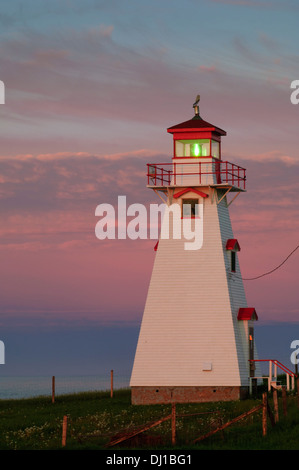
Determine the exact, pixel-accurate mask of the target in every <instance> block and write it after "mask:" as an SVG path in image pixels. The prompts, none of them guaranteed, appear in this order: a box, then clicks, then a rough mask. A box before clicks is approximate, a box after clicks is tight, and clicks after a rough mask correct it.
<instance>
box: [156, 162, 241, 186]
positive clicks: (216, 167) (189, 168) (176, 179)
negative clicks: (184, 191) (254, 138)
mask: <svg viewBox="0 0 299 470" xmlns="http://www.w3.org/2000/svg"><path fill="white" fill-rule="evenodd" d="M190 177H191V178H190ZM191 179H192V184H198V185H205V184H229V185H231V186H235V187H237V188H240V189H244V190H245V185H246V169H245V168H242V167H240V166H238V165H235V164H234V163H230V162H227V161H222V160H218V159H216V158H214V157H209V161H207V157H205V160H204V161H198V162H194V163H193V162H186V163H185V162H182V161H180V162H171V163H148V164H147V184H148V186H159V187H163V186H165V187H166V186H183V185H185V184H188V181H189V182H190V181H191ZM189 184H190V183H189Z"/></svg>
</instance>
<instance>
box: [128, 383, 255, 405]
mask: <svg viewBox="0 0 299 470" xmlns="http://www.w3.org/2000/svg"><path fill="white" fill-rule="evenodd" d="M248 392H249V389H248V387H236V386H215V387H197V386H193V387H181V386H178V387H169V386H162V387H131V402H132V405H156V404H166V403H200V402H202V403H204V402H215V401H235V400H241V399H244V398H246V397H247V396H248Z"/></svg>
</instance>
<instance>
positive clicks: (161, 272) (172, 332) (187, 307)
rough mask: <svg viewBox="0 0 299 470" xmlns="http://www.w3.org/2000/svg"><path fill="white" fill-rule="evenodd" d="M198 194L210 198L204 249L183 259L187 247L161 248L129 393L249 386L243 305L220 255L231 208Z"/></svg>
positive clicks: (164, 244)
mask: <svg viewBox="0 0 299 470" xmlns="http://www.w3.org/2000/svg"><path fill="white" fill-rule="evenodd" d="M200 190H201V191H203V192H205V193H207V194H208V195H209V197H208V198H206V199H202V202H203V204H204V207H203V234H204V238H203V246H202V248H201V249H199V250H195V251H192V250H191V251H187V250H185V249H184V243H185V241H186V240H184V239H181V240H174V239H169V240H163V239H160V241H159V246H158V250H157V252H156V258H155V262H154V267H153V272H152V277H151V281H150V285H149V290H148V295H147V299H146V304H145V309H144V314H143V319H142V324H141V328H140V334H139V339H138V344H137V349H136V354H135V360H134V365H133V370H132V375H131V382H130V385H131V386H132V387H133V386H241V385H246V386H247V385H248V337H247V335H248V333H247V322H243V321H238V320H237V314H238V309H239V307H246V306H247V304H246V298H245V292H244V288H243V283H242V280H241V279H239V278H237V276H240V270H239V264H238V263H237V271H236V275H235V279H234V280H233V276H234V275H233V274H232V273H230V260H229V256H228V253H227V252H226V249H225V246H226V241H227V239H229V238H234V237H233V233H232V228H231V223H230V218H229V213H228V208H227V205H226V201H225V199H223V200H222V201H221V202H220V203H219V204H217V198H216V197H215V196H216V195H215V190H214V189H212V188H210V187H201V188H200ZM220 196H221V195H220ZM183 197H184V196H183ZM185 197H187V198H190V197H192V193H188V194H187V195H185ZM218 197H219V194H218ZM178 203H180V198H179V199H178ZM208 366H209V367H208ZM206 369H210V370H206Z"/></svg>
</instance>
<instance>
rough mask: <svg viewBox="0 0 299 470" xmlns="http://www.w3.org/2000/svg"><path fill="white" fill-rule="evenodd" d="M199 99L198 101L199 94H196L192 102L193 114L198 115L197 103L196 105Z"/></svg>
mask: <svg viewBox="0 0 299 470" xmlns="http://www.w3.org/2000/svg"><path fill="white" fill-rule="evenodd" d="M199 101H200V95H197V97H196V98H195V103H193V108H194V113H195V116H199V105H198V103H199Z"/></svg>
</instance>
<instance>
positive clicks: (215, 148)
mask: <svg viewBox="0 0 299 470" xmlns="http://www.w3.org/2000/svg"><path fill="white" fill-rule="evenodd" d="M212 157H214V158H219V142H216V141H215V140H212Z"/></svg>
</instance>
